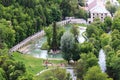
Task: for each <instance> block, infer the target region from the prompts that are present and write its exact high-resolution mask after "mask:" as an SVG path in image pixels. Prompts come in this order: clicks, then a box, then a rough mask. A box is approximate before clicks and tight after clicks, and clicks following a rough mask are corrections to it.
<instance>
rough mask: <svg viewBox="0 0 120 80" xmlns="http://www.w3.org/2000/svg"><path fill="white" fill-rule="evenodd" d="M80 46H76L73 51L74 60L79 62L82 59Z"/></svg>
mask: <svg viewBox="0 0 120 80" xmlns="http://www.w3.org/2000/svg"><path fill="white" fill-rule="evenodd" d="M80 45H81V44H79V43H75V44H74V49H73V50H72V59H73V60H74V61H78V60H79V59H80Z"/></svg>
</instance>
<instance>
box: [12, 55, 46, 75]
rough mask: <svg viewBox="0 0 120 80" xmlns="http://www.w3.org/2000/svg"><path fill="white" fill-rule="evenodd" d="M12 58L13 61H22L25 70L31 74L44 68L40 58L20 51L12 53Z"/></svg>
mask: <svg viewBox="0 0 120 80" xmlns="http://www.w3.org/2000/svg"><path fill="white" fill-rule="evenodd" d="M13 59H14V60H15V61H22V62H23V63H24V64H25V66H26V70H27V72H29V73H31V74H33V75H34V74H37V73H38V72H40V71H41V70H43V69H44V66H43V65H42V63H43V60H42V59H40V58H34V57H32V56H29V55H24V54H20V53H13Z"/></svg>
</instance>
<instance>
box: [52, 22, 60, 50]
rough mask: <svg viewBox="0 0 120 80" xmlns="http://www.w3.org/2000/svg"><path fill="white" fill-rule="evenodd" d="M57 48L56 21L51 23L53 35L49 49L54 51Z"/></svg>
mask: <svg viewBox="0 0 120 80" xmlns="http://www.w3.org/2000/svg"><path fill="white" fill-rule="evenodd" d="M58 48H59V46H58V45H57V26H56V22H54V23H53V35H52V42H51V49H52V50H53V51H56V50H57V49H58Z"/></svg>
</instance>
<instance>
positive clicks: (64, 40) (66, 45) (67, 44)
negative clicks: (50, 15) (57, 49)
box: [61, 32, 75, 62]
mask: <svg viewBox="0 0 120 80" xmlns="http://www.w3.org/2000/svg"><path fill="white" fill-rule="evenodd" d="M74 43H75V39H74V36H73V34H72V33H70V32H65V33H64V34H63V36H62V37H61V50H62V52H63V58H64V59H65V60H67V61H68V62H69V60H71V59H72V50H73V49H74Z"/></svg>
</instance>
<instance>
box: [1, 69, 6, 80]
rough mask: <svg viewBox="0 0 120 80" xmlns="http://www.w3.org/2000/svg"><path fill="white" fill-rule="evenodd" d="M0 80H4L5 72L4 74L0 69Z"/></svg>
mask: <svg viewBox="0 0 120 80" xmlns="http://www.w3.org/2000/svg"><path fill="white" fill-rule="evenodd" d="M0 79H1V80H6V79H5V72H4V70H3V69H2V68H0Z"/></svg>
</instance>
